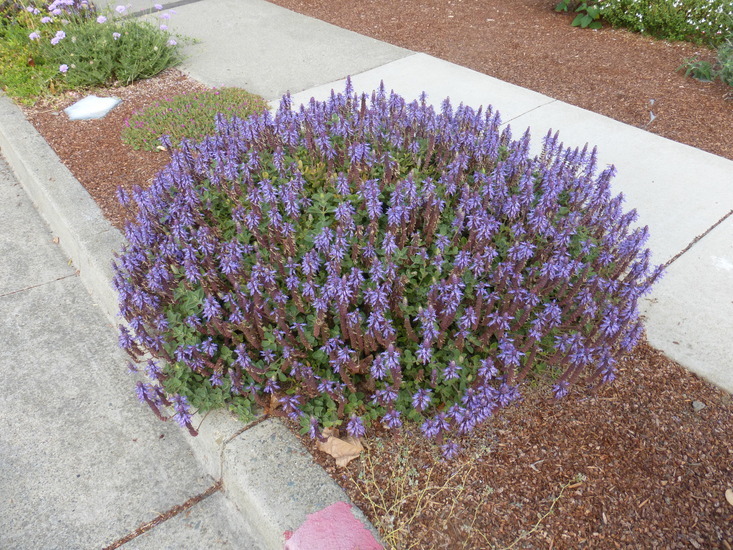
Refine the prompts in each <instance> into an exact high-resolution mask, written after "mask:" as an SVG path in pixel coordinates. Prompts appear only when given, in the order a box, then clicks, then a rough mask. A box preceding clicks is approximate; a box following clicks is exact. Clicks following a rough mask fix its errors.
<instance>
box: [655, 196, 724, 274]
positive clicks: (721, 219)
mask: <svg viewBox="0 0 733 550" xmlns="http://www.w3.org/2000/svg"><path fill="white" fill-rule="evenodd" d="M731 215H733V210H731V211H730V212H728V213H727V214H726V215H725V216H723V217H722V218H720V219H719V220H718V221H717V222H715V223H714V224H713V225H711V226H710V227H708V228H707V229H706V230H705V231H704V232H703V233H700V234H699V235H698V236H697V237H695V238H694V239H692V241H690V244H688V245H687V246H686V247H685V248H683V249H682V250H680V251H679V252H678V253H677V254H675V255H674V256H672V257H671V258H670V259H669V260H667V261H666V262H665V264H664V266H663V267H664V268H665V269H667V268H668V267H669V266H670V265H672V263H673V262H675V261H677V260H678V259H679V258H680V256H682V255H683V254H684V253H685V252H687V251H688V250H690V249H691V248H692V247H693V246H695V245H696V244H697V243H698V242H699V241H700V240H701V239H703V238H704V237H705V236H706V235H707V234H708V233H710V232H711V231H712V230H713V229H715V228H716V227H718V226H719V225H720V224H721V223H723V222H724V221H725V220H727V219H728V218H730V216H731Z"/></svg>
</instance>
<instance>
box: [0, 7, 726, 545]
mask: <svg viewBox="0 0 733 550" xmlns="http://www.w3.org/2000/svg"><path fill="white" fill-rule="evenodd" d="M151 4H152V2H148V1H146V0H134V1H133V2H132V4H131V7H130V11H134V10H139V9H147V8H149V7H151ZM180 4H181V5H178V6H177V7H175V11H176V13H175V15H174V17H173V19H172V21H171V22H170V23H169V25H170V26H171V28H172V29H173V30H175V31H176V32H180V33H182V34H185V35H188V36H190V37H193V38H196V39H198V40H199V42H198V43H195V44H192V45H189V46H187V48H186V53H187V55H188V59H187V61H186V62H185V63H184V65H183V70H184V71H186V72H187V73H189V74H190V75H191V76H193V77H195V78H197V79H198V80H200V81H202V82H204V83H206V84H209V85H218V86H221V85H227V86H240V87H243V88H246V89H249V90H250V91H254V92H257V93H260V94H262V95H263V96H265V97H266V98H267V99H269V100H277V99H278V98H279V97H280V95H281V94H282V93H285V92H286V91H290V92H292V93H293V94H294V100H295V101H296V102H298V101H307V100H308V99H309V98H310V97H316V98H320V99H323V98H325V97H326V96H327V94H328V93H330V90H331V89H332V88H335V89H336V90H342V89H343V79H344V78H345V77H346V76H347V75H353V80H354V84H355V86H356V88H357V89H360V90H364V91H371V90H372V89H374V87H376V86H378V85H379V83H380V81H384V83H385V85H386V86H387V88H388V89H394V90H396V91H398V92H399V93H401V94H403V95H404V96H405V97H407V98H416V97H417V96H418V95H419V93H420V92H422V91H426V92H427V93H428V96H429V100H430V101H432V102H433V103H435V104H439V103H440V102H441V101H442V100H443V99H444V98H445V97H446V96H449V97H451V99H452V100H453V102H454V103H458V102H461V101H462V102H464V103H467V104H470V105H472V106H476V107H477V106H479V105H488V104H491V105H493V106H494V107H495V108H497V109H498V110H499V111H500V112H501V113H502V119H503V120H504V121H505V122H506V123H509V124H510V125H511V126H512V128H513V130H514V134H515V135H517V136H518V135H520V134H521V133H522V132H523V131H524V130H525V129H526V128H527V127H528V126H529V127H531V129H532V135H533V137H534V146H535V147H537V144H538V143H539V140H540V139H541V137H542V136H543V135H544V134H545V133H546V132H547V130H548V129H550V128H553V129H554V130H559V131H560V136H561V138H562V139H563V141H565V143H566V145H574V146H575V145H579V146H582V145H583V144H585V143H586V142H588V143H590V144H591V145H597V146H598V148H599V153H600V155H599V156H600V159H601V162H602V163H605V162H607V163H614V164H616V166H617V167H618V169H619V174H618V176H617V178H616V180H615V188H616V190H617V191H623V192H624V193H625V194H626V196H627V199H628V203H627V205H628V206H629V207H635V208H637V209H638V210H639V213H640V221H641V223H643V224H648V225H649V226H650V229H651V235H652V237H651V241H650V243H649V244H650V246H651V248H652V251H653V252H654V258H655V261H656V262H658V263H663V262H667V261H669V260H672V259H673V258H676V259H674V261H673V262H672V263H671V265H670V267H669V270H668V273H667V276H666V278H665V279H664V280H663V281H662V282H661V283H660V284H659V285H658V286H657V287H656V289H655V291H654V293H653V295H652V296H651V298H650V299H649V300H648V301H647V302H646V303H645V305H644V312H645V314H646V316H647V318H648V322H647V330H648V334H649V338H650V341H651V343H652V344H653V345H655V346H656V347H659V348H661V349H662V350H664V351H665V352H666V353H667V354H668V355H669V356H670V357H672V358H673V359H676V360H678V361H680V362H681V363H682V364H683V365H685V366H686V367H688V368H690V369H692V370H694V371H695V372H697V373H698V374H701V375H702V376H704V377H706V378H708V379H709V380H711V381H713V382H715V383H716V384H718V385H719V386H721V387H723V388H725V389H726V390H728V391H730V392H733V369H732V368H731V365H733V338H731V336H732V335H733V217H731V216H730V215H729V214H730V212H731V210H733V162H731V161H729V160H727V159H723V158H720V157H716V156H714V155H710V154H708V153H705V152H702V151H700V150H697V149H694V148H692V147H688V146H686V145H681V144H679V143H675V142H672V141H669V140H666V139H664V138H661V137H659V136H656V135H654V134H651V133H649V132H646V131H643V130H640V129H638V128H633V127H630V126H627V125H624V124H621V123H619V122H616V121H613V120H611V119H608V118H606V117H603V116H600V115H598V114H595V113H591V112H588V111H584V110H582V109H579V108H577V107H573V106H571V105H568V104H565V103H563V102H560V101H557V100H555V99H553V98H550V97H547V96H543V95H541V94H537V93H535V92H532V91H529V90H525V89H522V88H518V87H516V86H513V85H510V84H507V83H505V82H502V81H499V80H496V79H494V78H491V77H489V76H486V75H482V74H479V73H476V72H474V71H471V70H469V69H466V68H464V67H460V66H457V65H454V64H451V63H447V62H445V61H442V60H439V59H436V58H433V57H430V56H427V55H425V54H420V53H414V52H409V51H407V50H404V49H401V48H397V47H394V46H391V45H389V44H384V43H382V42H378V41H376V40H373V39H371V38H367V37H363V36H360V35H357V34H355V33H352V32H350V31H346V30H343V29H339V28H338V27H334V26H333V25H329V24H326V23H323V22H321V21H317V20H315V19H312V18H309V17H305V16H301V15H298V14H295V13H293V12H289V11H287V10H284V9H282V8H279V7H277V6H274V5H272V4H269V3H267V2H264V1H262V0H241V1H238V0H197V1H192V2H183V3H180ZM0 151H1V152H2V154H3V155H4V156H5V157H6V158H7V159H8V162H9V164H10V166H11V168H12V172H13V173H14V175H13V174H11V173H10V172H9V171H8V170H7V168H5V166H4V165H0V174H1V175H2V176H1V178H0V230H1V232H0V249H1V250H2V251H3V252H4V253H5V256H4V257H6V258H13V259H12V260H11V261H10V262H5V264H4V265H3V266H0V314H2V320H0V334H2V339H3V341H4V342H6V345H5V346H3V349H2V351H0V367H1V368H3V372H2V374H1V375H0V376H2V380H3V388H4V394H3V395H2V396H0V400H2V401H1V404H2V406H3V408H2V411H3V414H4V415H5V418H6V422H5V424H6V426H8V428H7V429H6V430H5V431H4V433H3V435H0V445H1V447H0V456H2V458H3V460H4V464H8V465H9V467H6V468H4V469H3V471H2V473H0V491H2V492H3V493H4V494H5V495H10V502H11V504H10V512H9V513H6V514H4V515H3V517H2V518H0V547H12V548H51V547H58V546H60V547H64V548H97V547H100V546H103V545H105V544H110V543H111V542H113V541H114V540H117V539H119V538H121V537H123V536H125V535H127V534H129V533H131V532H132V531H134V530H135V529H136V528H137V527H138V526H139V525H141V524H142V523H144V522H146V521H150V520H151V519H153V518H154V517H156V516H157V515H158V514H159V513H161V512H165V511H166V510H168V509H170V508H171V507H172V506H174V505H176V504H181V503H183V502H185V501H187V500H188V499H189V498H191V497H192V496H195V495H197V494H200V493H201V492H202V491H205V490H206V489H207V488H209V487H211V486H212V485H213V484H214V482H215V480H222V482H223V485H224V493H223V494H222V493H215V494H214V495H213V496H211V497H208V498H207V499H205V500H203V501H201V502H200V503H199V504H196V505H195V506H194V507H192V508H191V510H190V511H189V512H188V513H187V514H179V515H177V516H175V517H174V518H173V519H170V520H168V521H167V522H165V523H163V524H161V525H159V526H157V527H155V528H154V529H152V530H151V531H150V532H149V533H148V534H147V535H144V536H141V537H138V538H136V539H132V541H131V542H128V543H127V544H126V545H125V546H124V547H141V548H142V547H144V548H165V547H171V548H228V547H229V546H228V545H232V544H233V545H234V547H237V548H257V547H258V544H260V545H261V546H262V547H263V548H273V549H276V548H282V547H283V544H284V542H285V538H284V533H285V531H287V530H293V531H294V530H297V529H298V528H299V527H300V526H302V525H303V524H304V523H307V522H308V521H309V520H308V516H309V515H310V514H313V513H314V512H318V511H320V510H323V509H324V508H327V507H329V506H330V505H331V504H333V503H335V502H339V501H344V500H347V499H346V496H345V495H344V493H343V491H341V489H340V488H338V486H336V485H335V483H334V482H333V481H332V480H330V478H328V476H327V475H326V474H325V472H323V471H322V470H321V469H320V468H318V467H317V466H316V465H315V464H314V463H313V461H312V459H311V458H310V456H309V455H308V453H307V452H305V450H304V449H303V448H302V446H301V445H300V443H299V442H298V441H297V439H295V438H294V436H292V435H291V434H290V433H289V432H288V431H287V430H286V429H285V428H284V427H283V426H282V425H281V424H280V423H278V422H276V421H270V420H268V421H266V422H263V423H261V424H259V425H256V426H253V427H250V428H249V429H246V430H244V431H243V427H242V426H241V425H240V424H239V423H238V422H237V421H236V420H233V419H232V418H230V417H229V416H227V415H225V414H223V413H221V414H212V415H209V416H208V417H207V418H206V419H205V421H204V422H203V424H202V425H201V430H200V431H201V435H200V436H199V437H198V438H190V437H188V436H184V435H182V433H181V432H180V431H179V430H178V428H177V426H175V425H171V424H170V423H168V424H164V423H161V422H160V421H158V420H157V419H156V418H155V417H154V416H153V415H152V414H150V412H149V411H148V410H147V409H146V408H143V407H141V406H140V405H139V404H137V403H136V401H135V398H134V396H133V395H132V392H131V391H130V389H131V388H132V381H131V380H130V378H129V376H128V375H127V374H125V367H124V358H123V357H122V355H121V354H120V352H119V351H118V350H117V348H116V336H115V331H114V330H113V328H112V326H111V324H112V321H113V318H114V314H115V311H116V298H115V296H114V293H113V291H112V288H111V285H110V280H111V268H110V261H111V259H112V253H113V251H114V250H116V249H118V248H119V247H120V246H121V244H122V236H121V235H120V234H119V232H118V231H117V230H115V229H114V228H112V227H111V226H110V225H109V224H108V223H107V222H106V220H104V218H103V217H102V216H101V213H100V212H99V209H98V208H97V207H96V204H94V202H93V201H92V200H91V198H90V197H89V196H88V194H87V193H86V192H85V190H84V189H83V188H82V187H81V186H80V185H79V183H78V182H76V181H75V180H74V178H73V176H72V175H71V174H70V173H69V172H68V170H67V169H66V168H65V167H64V166H63V165H61V164H60V163H59V161H58V158H56V156H55V154H54V153H53V152H52V151H51V150H50V148H49V147H48V145H47V144H46V143H45V141H44V140H43V139H42V138H40V136H39V135H38V134H37V133H36V132H35V130H34V129H33V128H32V126H30V124H28V122H27V121H25V120H24V119H23V117H22V115H21V114H20V112H19V110H18V109H17V108H16V107H15V106H14V105H12V103H11V102H10V101H9V100H7V98H4V97H0ZM16 177H17V178H18V180H19V181H20V183H21V184H22V187H23V188H24V189H25V191H26V193H27V195H28V196H29V197H30V198H31V200H32V201H33V203H34V204H35V206H36V208H37V209H38V211H39V212H40V214H41V216H42V218H43V219H44V220H45V222H46V223H47V224H48V225H49V226H50V227H51V229H52V233H49V232H48V230H47V229H46V228H45V226H44V224H43V223H42V222H41V219H40V218H39V216H38V215H37V214H36V213H35V211H34V210H33V208H32V207H31V205H30V203H29V201H28V199H27V198H26V197H25V196H24V195H23V193H21V192H20V187H19V186H18V184H17V182H16V181H15V178H16ZM721 220H722V221H721ZM54 236H57V237H59V238H60V243H59V246H57V245H55V244H53V242H52V238H53V237H54ZM690 245H691V246H690ZM59 247H60V248H61V250H60V249H59ZM688 247H689V249H688ZM62 251H63V252H62ZM683 251H684V253H683V254H681V255H679V254H680V253H682V252H683ZM678 255H679V256H678ZM68 258H70V259H71V261H72V264H73V265H72V266H71V267H70V266H69V264H68ZM77 269H78V270H79V276H78V277H77V276H76V274H75V273H76V270H77ZM82 284H83V285H84V286H85V287H86V289H87V290H88V291H89V292H91V294H92V298H93V299H92V298H90V296H88V295H87V294H86V292H85V290H84V287H82ZM102 312H104V313H106V315H107V317H105V316H104V314H103V313H102ZM160 434H163V435H164V437H163V438H162V439H161V438H160V437H159V436H160ZM188 445H191V446H190V447H189V446H188ZM194 457H195V458H196V459H197V460H194ZM263 457H265V459H264V460H263ZM77 476H78V477H77ZM223 496H226V497H227V498H223ZM228 503H229V504H232V505H234V506H235V507H236V508H238V510H239V512H238V513H235V514H233V515H229V514H228V512H229V511H231V508H230V506H229V504H228ZM36 510H39V511H38V512H36ZM100 511H102V512H101V513H100ZM354 513H355V517H357V518H359V519H362V520H363V515H362V514H360V513H359V512H358V511H354ZM29 518H32V521H31V520H30V519H29ZM226 518H229V519H226ZM365 524H366V525H367V527H371V526H369V525H368V523H366V522H365ZM248 526H252V528H253V529H254V531H253V532H254V533H256V534H254V535H252V534H251V533H250V532H249V531H248V529H249V527H248ZM58 533H62V534H63V536H64V537H66V539H63V538H62V539H61V540H60V541H59V540H57V539H54V538H53V537H54V535H57V534H58ZM3 537H5V538H3ZM34 537H35V538H34ZM156 537H157V538H156ZM166 537H170V538H166ZM187 537H188V538H187ZM196 537H198V538H196ZM248 537H249V538H248ZM55 540H57V542H54V541H55ZM326 550H328V549H326Z"/></svg>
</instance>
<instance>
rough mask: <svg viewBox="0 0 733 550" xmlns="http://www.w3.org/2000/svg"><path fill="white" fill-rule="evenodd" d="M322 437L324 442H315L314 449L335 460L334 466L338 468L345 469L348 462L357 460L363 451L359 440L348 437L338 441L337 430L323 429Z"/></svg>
mask: <svg viewBox="0 0 733 550" xmlns="http://www.w3.org/2000/svg"><path fill="white" fill-rule="evenodd" d="M323 435H324V436H325V437H326V441H323V442H321V441H317V442H316V447H317V448H318V450H319V451H321V452H324V453H326V454H329V455H331V456H332V457H333V458H335V459H336V466H338V467H339V468H343V467H345V466H346V465H347V464H348V463H349V462H351V461H352V460H354V459H355V458H358V457H359V455H360V454H361V452H362V451H363V450H364V447H362V445H361V440H359V439H357V438H355V437H351V436H350V435H347V436H346V437H345V438H343V439H340V438H339V437H337V436H338V430H336V429H334V428H326V429H324V430H323Z"/></svg>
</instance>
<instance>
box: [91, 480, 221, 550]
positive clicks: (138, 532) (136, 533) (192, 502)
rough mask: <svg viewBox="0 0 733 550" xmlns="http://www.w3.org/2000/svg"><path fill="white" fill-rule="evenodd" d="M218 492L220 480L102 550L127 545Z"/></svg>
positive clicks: (113, 549)
mask: <svg viewBox="0 0 733 550" xmlns="http://www.w3.org/2000/svg"><path fill="white" fill-rule="evenodd" d="M220 490H221V480H219V481H217V482H216V483H214V485H212V486H211V487H209V488H208V489H206V491H204V492H203V493H201V494H198V495H196V496H194V497H191V498H189V499H188V500H187V501H186V502H184V503H183V504H178V505H176V506H174V507H173V508H171V509H170V510H168V511H167V512H163V513H162V514H160V515H159V516H158V517H156V518H155V519H153V520H151V521H149V522H147V523H143V524H142V525H141V526H140V527H138V528H137V529H135V530H134V531H133V532H132V533H129V534H128V535H125V536H124V537H122V538H121V539H118V540H116V541H115V542H113V543H112V544H110V545H109V546H105V547H104V550H115V549H116V548H119V547H120V546H122V545H123V544H127V543H128V542H130V541H131V540H133V539H136V538H137V537H139V536H140V535H143V534H145V533H147V532H148V531H150V530H151V529H152V528H153V527H156V526H158V525H160V524H161V523H163V522H164V521H168V520H169V519H171V518H173V517H176V516H177V515H179V514H181V513H182V512H185V511H186V510H188V509H190V508H193V507H194V506H195V505H196V504H198V503H199V502H201V501H202V500H204V499H206V498H208V497H210V496H211V495H213V494H214V493H216V492H218V491H220Z"/></svg>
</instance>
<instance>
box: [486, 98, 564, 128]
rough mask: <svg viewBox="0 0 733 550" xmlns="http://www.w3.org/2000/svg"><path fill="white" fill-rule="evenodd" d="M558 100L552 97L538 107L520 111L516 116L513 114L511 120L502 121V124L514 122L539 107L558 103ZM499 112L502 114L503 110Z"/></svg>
mask: <svg viewBox="0 0 733 550" xmlns="http://www.w3.org/2000/svg"><path fill="white" fill-rule="evenodd" d="M558 101H560V100H559V99H551V100H550V101H548V102H547V103H543V104H542V105H537V107H533V108H531V109H530V110H529V111H525V112H523V113H520V114H518V115H516V116H513V117H512V118H510V119H509V120H504V121H502V123H501V126H506V125H508V124H509V123H510V122H513V121H515V120H517V119H518V118H522V117H523V116H524V115H528V114H529V113H531V112H533V111H536V110H537V109H542V107H547V106H548V105H552V104H553V103H557V102H558ZM499 114H501V111H499Z"/></svg>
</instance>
